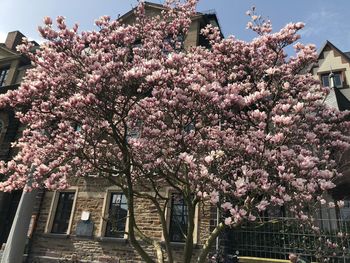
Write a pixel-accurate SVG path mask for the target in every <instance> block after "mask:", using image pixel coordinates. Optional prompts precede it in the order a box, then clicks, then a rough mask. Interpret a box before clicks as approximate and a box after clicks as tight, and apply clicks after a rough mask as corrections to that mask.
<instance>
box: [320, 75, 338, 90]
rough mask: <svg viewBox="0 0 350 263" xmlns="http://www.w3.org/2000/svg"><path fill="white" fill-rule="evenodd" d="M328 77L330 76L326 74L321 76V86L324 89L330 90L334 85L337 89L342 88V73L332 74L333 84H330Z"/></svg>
mask: <svg viewBox="0 0 350 263" xmlns="http://www.w3.org/2000/svg"><path fill="white" fill-rule="evenodd" d="M329 75H330V74H329V73H327V74H323V75H322V76H321V80H322V85H323V86H324V87H331V88H333V86H332V85H334V86H335V87H337V88H341V87H343V81H342V73H341V72H333V76H334V78H333V80H334V84H333V83H331V80H330V78H329Z"/></svg>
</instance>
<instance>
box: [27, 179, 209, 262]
mask: <svg viewBox="0 0 350 263" xmlns="http://www.w3.org/2000/svg"><path fill="white" fill-rule="evenodd" d="M72 184H74V185H75V187H77V188H78V189H77V199H76V205H75V210H74V212H73V217H72V218H73V219H72V227H71V232H70V233H68V234H67V235H59V234H51V233H50V229H45V228H46V226H47V222H48V221H49V217H50V215H51V216H52V215H53V213H54V210H52V209H51V208H52V207H51V204H52V200H53V198H54V193H53V192H46V193H45V197H44V198H43V202H42V204H41V210H40V215H39V217H38V221H37V227H36V229H35V232H34V234H33V239H32V240H31V245H30V257H29V262H57V260H58V259H65V260H67V261H68V262H71V261H74V259H78V260H79V262H121V263H122V262H123V263H124V262H125V263H126V262H130V263H131V262H133V263H137V262H142V260H141V259H140V257H139V256H138V254H137V253H136V252H135V251H134V249H133V248H132V246H131V245H130V244H129V243H128V241H127V240H126V239H117V238H105V237H103V233H102V231H101V230H102V228H103V217H104V215H103V209H104V206H105V203H106V199H105V198H106V194H107V192H108V191H110V190H111V185H110V183H109V182H108V181H107V180H105V179H98V178H81V179H79V180H78V181H77V182H75V183H72ZM112 189H116V188H113V187H112ZM164 193H165V194H166V192H164ZM135 204H136V207H135V211H136V221H137V224H138V226H139V228H140V229H141V230H142V231H143V232H144V234H146V235H147V236H148V237H151V238H154V239H156V240H161V239H162V229H161V225H160V220H159V218H158V215H157V212H156V209H155V207H154V206H153V205H152V204H151V203H150V202H149V201H145V200H136V201H135ZM83 211H88V212H90V220H91V222H93V224H94V230H93V235H92V236H91V237H78V236H77V233H76V230H77V224H78V222H79V221H80V218H81V214H82V212H83ZM210 218H211V216H210V205H205V206H204V205H201V206H200V207H198V223H197V229H196V231H195V232H197V235H198V238H197V246H200V244H203V242H204V241H205V239H206V238H207V236H208V234H209V231H210V227H212V226H211V225H210V223H211V222H210ZM174 249H175V251H176V253H175V258H177V262H178V263H180V262H182V255H183V251H182V249H183V245H182V244H176V245H174ZM148 250H149V251H153V248H148ZM151 253H153V252H151Z"/></svg>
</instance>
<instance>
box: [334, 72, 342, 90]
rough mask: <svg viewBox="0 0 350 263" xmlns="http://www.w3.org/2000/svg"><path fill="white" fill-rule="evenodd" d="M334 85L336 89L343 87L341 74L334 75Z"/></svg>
mask: <svg viewBox="0 0 350 263" xmlns="http://www.w3.org/2000/svg"><path fill="white" fill-rule="evenodd" d="M334 85H335V86H336V87H341V86H342V82H341V75H340V73H335V74H334Z"/></svg>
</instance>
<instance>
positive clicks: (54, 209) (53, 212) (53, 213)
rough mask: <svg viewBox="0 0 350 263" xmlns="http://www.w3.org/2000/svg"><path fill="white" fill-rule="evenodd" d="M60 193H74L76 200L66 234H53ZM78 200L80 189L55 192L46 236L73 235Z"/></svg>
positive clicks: (46, 227) (72, 188) (73, 188)
mask: <svg viewBox="0 0 350 263" xmlns="http://www.w3.org/2000/svg"><path fill="white" fill-rule="evenodd" d="M60 193H74V200H73V204H72V209H71V213H70V217H69V223H68V227H67V231H66V233H52V228H53V223H54V220H55V217H56V212H57V206H58V201H59V197H60ZM77 198H78V187H70V188H68V189H65V190H61V191H55V192H54V194H53V197H52V201H51V205H50V211H49V214H48V219H47V222H46V226H45V233H46V234H51V235H70V234H71V231H72V226H73V219H74V213H75V207H76V203H77Z"/></svg>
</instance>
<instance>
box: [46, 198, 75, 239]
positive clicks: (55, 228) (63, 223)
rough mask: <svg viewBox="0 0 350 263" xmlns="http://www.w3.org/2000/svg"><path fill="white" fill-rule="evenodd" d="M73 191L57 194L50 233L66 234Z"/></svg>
mask: <svg viewBox="0 0 350 263" xmlns="http://www.w3.org/2000/svg"><path fill="white" fill-rule="evenodd" d="M74 195H75V193H74V192H63V193H60V194H59V198H58V203H57V208H56V213H55V218H54V221H53V224H52V230H51V232H52V233H56V234H66V233H67V230H68V225H69V220H70V216H71V212H72V207H73V202H74Z"/></svg>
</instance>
